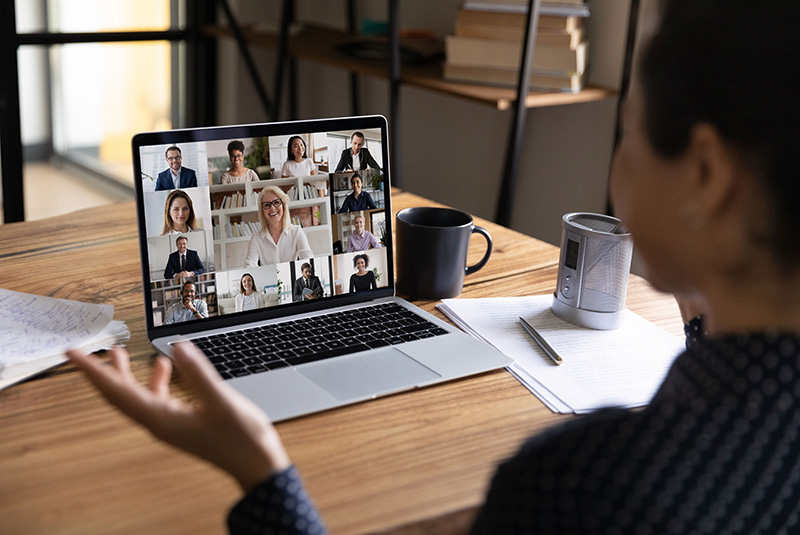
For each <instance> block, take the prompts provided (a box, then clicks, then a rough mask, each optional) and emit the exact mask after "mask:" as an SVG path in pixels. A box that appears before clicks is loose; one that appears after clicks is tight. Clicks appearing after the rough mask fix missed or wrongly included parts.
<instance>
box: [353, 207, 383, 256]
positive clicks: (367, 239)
mask: <svg viewBox="0 0 800 535" xmlns="http://www.w3.org/2000/svg"><path fill="white" fill-rule="evenodd" d="M370 247H372V248H374V249H380V248H381V242H379V241H378V238H376V237H375V236H374V235H373V234H372V233H371V232H370V231H368V230H364V218H363V217H362V216H360V215H359V216H356V217H355V219H354V220H353V232H352V233H351V234H350V236H348V237H347V251H346V252H348V253H354V252H356V251H366V250H367V249H369V248H370Z"/></svg>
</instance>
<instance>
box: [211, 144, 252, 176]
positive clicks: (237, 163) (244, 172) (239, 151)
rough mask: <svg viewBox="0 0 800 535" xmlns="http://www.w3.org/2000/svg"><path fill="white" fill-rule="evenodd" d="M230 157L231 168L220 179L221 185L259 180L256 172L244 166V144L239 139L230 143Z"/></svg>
mask: <svg viewBox="0 0 800 535" xmlns="http://www.w3.org/2000/svg"><path fill="white" fill-rule="evenodd" d="M228 157H229V158H230V160H231V167H230V169H228V170H227V171H225V172H224V173H222V176H221V177H220V179H219V182H220V184H237V183H241V182H255V181H257V180H259V178H258V175H257V174H256V172H255V171H253V170H252V169H248V168H247V167H245V166H244V143H242V142H241V141H239V140H238V139H234V140H233V141H231V142H230V143H228Z"/></svg>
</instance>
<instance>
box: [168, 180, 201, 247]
mask: <svg viewBox="0 0 800 535" xmlns="http://www.w3.org/2000/svg"><path fill="white" fill-rule="evenodd" d="M200 228H201V227H200V223H199V221H198V220H197V217H196V216H195V214H194V204H192V198H191V197H189V194H188V193H186V192H185V191H181V190H179V189H176V190H173V191H171V192H170V193H169V195H167V200H166V202H165V203H164V227H163V228H162V229H161V235H162V236H163V235H164V234H186V233H187V232H193V231H195V230H199V229H200Z"/></svg>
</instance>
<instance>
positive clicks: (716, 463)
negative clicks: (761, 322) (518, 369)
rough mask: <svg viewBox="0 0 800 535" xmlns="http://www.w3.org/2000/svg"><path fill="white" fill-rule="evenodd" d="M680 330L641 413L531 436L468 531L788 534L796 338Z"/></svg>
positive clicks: (595, 418)
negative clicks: (681, 346) (676, 350)
mask: <svg viewBox="0 0 800 535" xmlns="http://www.w3.org/2000/svg"><path fill="white" fill-rule="evenodd" d="M686 330H687V350H686V352H684V353H683V354H682V355H680V356H679V357H678V358H677V360H676V361H675V363H674V364H673V366H672V368H671V369H670V372H669V374H668V375H667V378H666V379H665V381H664V383H663V384H662V386H661V388H660V389H659V391H658V392H657V393H656V395H655V397H654V398H653V401H652V402H651V403H650V405H649V406H648V407H647V408H646V409H644V410H641V411H624V410H603V411H599V412H596V413H593V414H591V415H587V416H585V417H581V418H578V419H575V420H572V421H570V422H568V423H566V424H565V425H561V426H558V427H556V428H553V429H551V430H548V431H547V432H545V433H543V434H541V435H539V436H537V437H535V438H533V439H531V440H530V441H529V442H528V443H527V444H526V445H525V446H524V447H523V448H522V449H521V451H520V452H519V453H518V454H517V455H516V456H515V457H514V458H512V459H510V460H509V461H507V462H505V463H504V464H503V465H502V466H501V467H500V468H499V470H498V471H497V474H496V475H495V477H494V479H493V482H492V485H491V489H490V490H489V494H488V497H487V500H486V503H485V505H484V507H483V509H482V511H481V512H480V514H479V516H478V519H477V521H476V523H475V525H474V526H473V529H472V533H473V534H483V533H487V534H488V533H491V534H505V533H558V534H561V535H564V534H571V533H598V534H623V533H625V534H627V533H636V534H642V535H646V534H658V535H665V534H670V533H681V534H701V533H708V534H756V533H770V534H778V533H800V337H798V336H797V335H795V334H787V335H782V334H777V333H767V334H757V335H740V336H725V337H720V338H704V337H703V336H702V335H700V334H701V327H700V322H699V321H697V320H694V321H692V322H691V323H690V324H689V325H688V326H687V329H686Z"/></svg>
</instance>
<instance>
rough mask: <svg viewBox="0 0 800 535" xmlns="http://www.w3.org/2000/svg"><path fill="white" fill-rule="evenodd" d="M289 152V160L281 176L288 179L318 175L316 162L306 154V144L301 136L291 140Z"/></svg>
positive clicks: (284, 165)
mask: <svg viewBox="0 0 800 535" xmlns="http://www.w3.org/2000/svg"><path fill="white" fill-rule="evenodd" d="M286 150H287V153H288V154H287V160H286V161H285V162H283V167H282V168H281V176H282V177H283V178H288V177H292V176H309V175H316V174H317V167H316V166H315V165H314V161H313V160H312V159H311V158H309V157H308V154H307V153H306V143H305V141H303V138H301V137H300V136H292V137H290V138H289V146H288V147H287V148H286Z"/></svg>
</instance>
